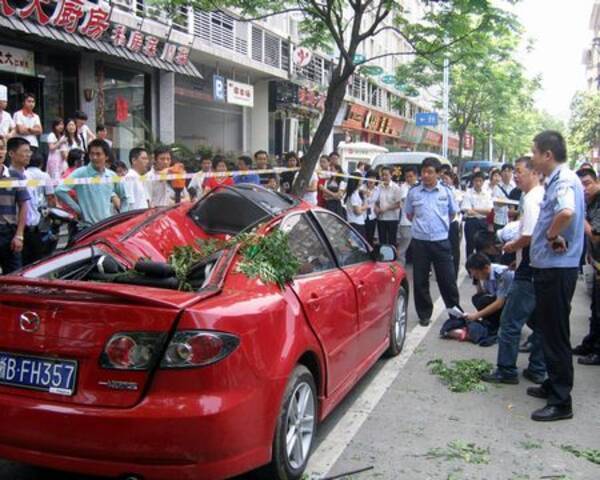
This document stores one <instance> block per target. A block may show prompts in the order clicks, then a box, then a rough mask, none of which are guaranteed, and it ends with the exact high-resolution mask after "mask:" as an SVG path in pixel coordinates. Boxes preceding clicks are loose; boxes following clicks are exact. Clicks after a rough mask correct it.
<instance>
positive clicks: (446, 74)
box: [442, 58, 450, 158]
mask: <svg viewBox="0 0 600 480" xmlns="http://www.w3.org/2000/svg"><path fill="white" fill-rule="evenodd" d="M449 99H450V61H449V60H448V58H444V125H443V130H442V134H443V140H442V155H443V156H444V158H448V120H449V117H450V112H449V103H450V101H449Z"/></svg>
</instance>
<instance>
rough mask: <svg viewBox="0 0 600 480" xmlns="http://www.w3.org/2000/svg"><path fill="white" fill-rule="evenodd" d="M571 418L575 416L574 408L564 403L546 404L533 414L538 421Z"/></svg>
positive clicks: (532, 417)
mask: <svg viewBox="0 0 600 480" xmlns="http://www.w3.org/2000/svg"><path fill="white" fill-rule="evenodd" d="M569 418H573V409H572V408H571V406H563V405H546V406H545V407H544V408H540V409H539V410H536V411H535V412H533V413H532V414H531V419H532V420H535V421H536V422H554V421H556V420H567V419H569Z"/></svg>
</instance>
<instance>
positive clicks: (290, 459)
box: [269, 365, 317, 480]
mask: <svg viewBox="0 0 600 480" xmlns="http://www.w3.org/2000/svg"><path fill="white" fill-rule="evenodd" d="M316 430H317V387H316V385H315V381H314V378H313V376H312V374H311V373H310V371H309V370H308V369H307V368H306V367H305V366H303V365H298V366H297V367H296V368H295V369H294V371H293V372H292V375H291V377H290V379H289V381H288V384H287V387H286V390H285V395H284V397H283V403H282V407H281V411H280V413H279V419H278V421H277V430H276V432H275V438H274V440H273V461H272V463H271V465H270V466H269V470H270V471H271V473H272V476H271V477H269V478H276V479H278V480H297V479H300V478H302V474H303V472H304V469H305V468H306V464H307V463H308V457H309V456H310V452H311V449H312V445H313V442H314V438H315V433H316Z"/></svg>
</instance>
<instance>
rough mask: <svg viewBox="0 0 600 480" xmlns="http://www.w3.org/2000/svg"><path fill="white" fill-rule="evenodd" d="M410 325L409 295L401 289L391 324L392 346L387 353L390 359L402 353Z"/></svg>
mask: <svg viewBox="0 0 600 480" xmlns="http://www.w3.org/2000/svg"><path fill="white" fill-rule="evenodd" d="M407 323H408V293H407V292H406V289H405V288H404V287H400V290H399V291H398V298H397V299H396V306H395V308H394V314H393V316H392V321H391V322H390V346H389V347H388V349H387V351H386V352H385V353H386V355H387V356H389V357H395V356H396V355H398V354H399V353H400V352H401V351H402V347H403V346H404V340H405V339H406V329H407Z"/></svg>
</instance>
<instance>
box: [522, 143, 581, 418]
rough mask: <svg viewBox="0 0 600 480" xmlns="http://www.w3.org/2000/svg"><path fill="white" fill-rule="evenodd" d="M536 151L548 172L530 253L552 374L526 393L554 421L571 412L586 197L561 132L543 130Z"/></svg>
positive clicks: (539, 166)
mask: <svg viewBox="0 0 600 480" xmlns="http://www.w3.org/2000/svg"><path fill="white" fill-rule="evenodd" d="M532 151H533V157H532V163H533V167H534V168H535V169H536V170H537V171H538V172H540V173H542V174H543V175H544V176H545V177H546V182H545V190H546V191H545V194H544V200H543V201H542V204H541V210H540V216H539V219H538V223H537V224H536V226H535V229H534V231H533V235H532V237H531V247H530V252H529V255H530V263H531V267H532V268H533V282H534V289H535V297H536V327H537V328H539V331H540V332H541V335H542V345H543V349H544V357H545V359H546V366H547V370H548V379H547V380H546V381H545V382H544V383H543V384H542V385H541V386H540V387H531V388H528V389H527V393H528V394H529V395H531V396H533V397H537V398H543V399H546V401H547V404H546V406H545V407H544V408H541V409H539V410H536V411H535V412H533V414H532V415H531V418H532V420H536V421H554V420H562V419H567V418H571V417H572V416H573V410H572V406H571V389H572V388H573V356H572V351H571V342H570V328H569V315H570V313H571V301H572V299H573V294H574V293H575V286H576V283H577V275H578V267H579V260H580V258H581V253H582V251H583V242H584V215H585V203H584V196H583V188H582V186H581V182H580V181H579V178H578V177H577V175H576V174H575V173H574V172H572V171H571V170H570V169H569V167H568V166H567V165H566V164H565V162H566V159H567V148H566V145H565V141H564V139H563V137H562V135H561V134H560V133H558V132H555V131H545V132H542V133H540V134H539V135H537V136H536V137H535V139H534V140H533V150H532Z"/></svg>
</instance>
